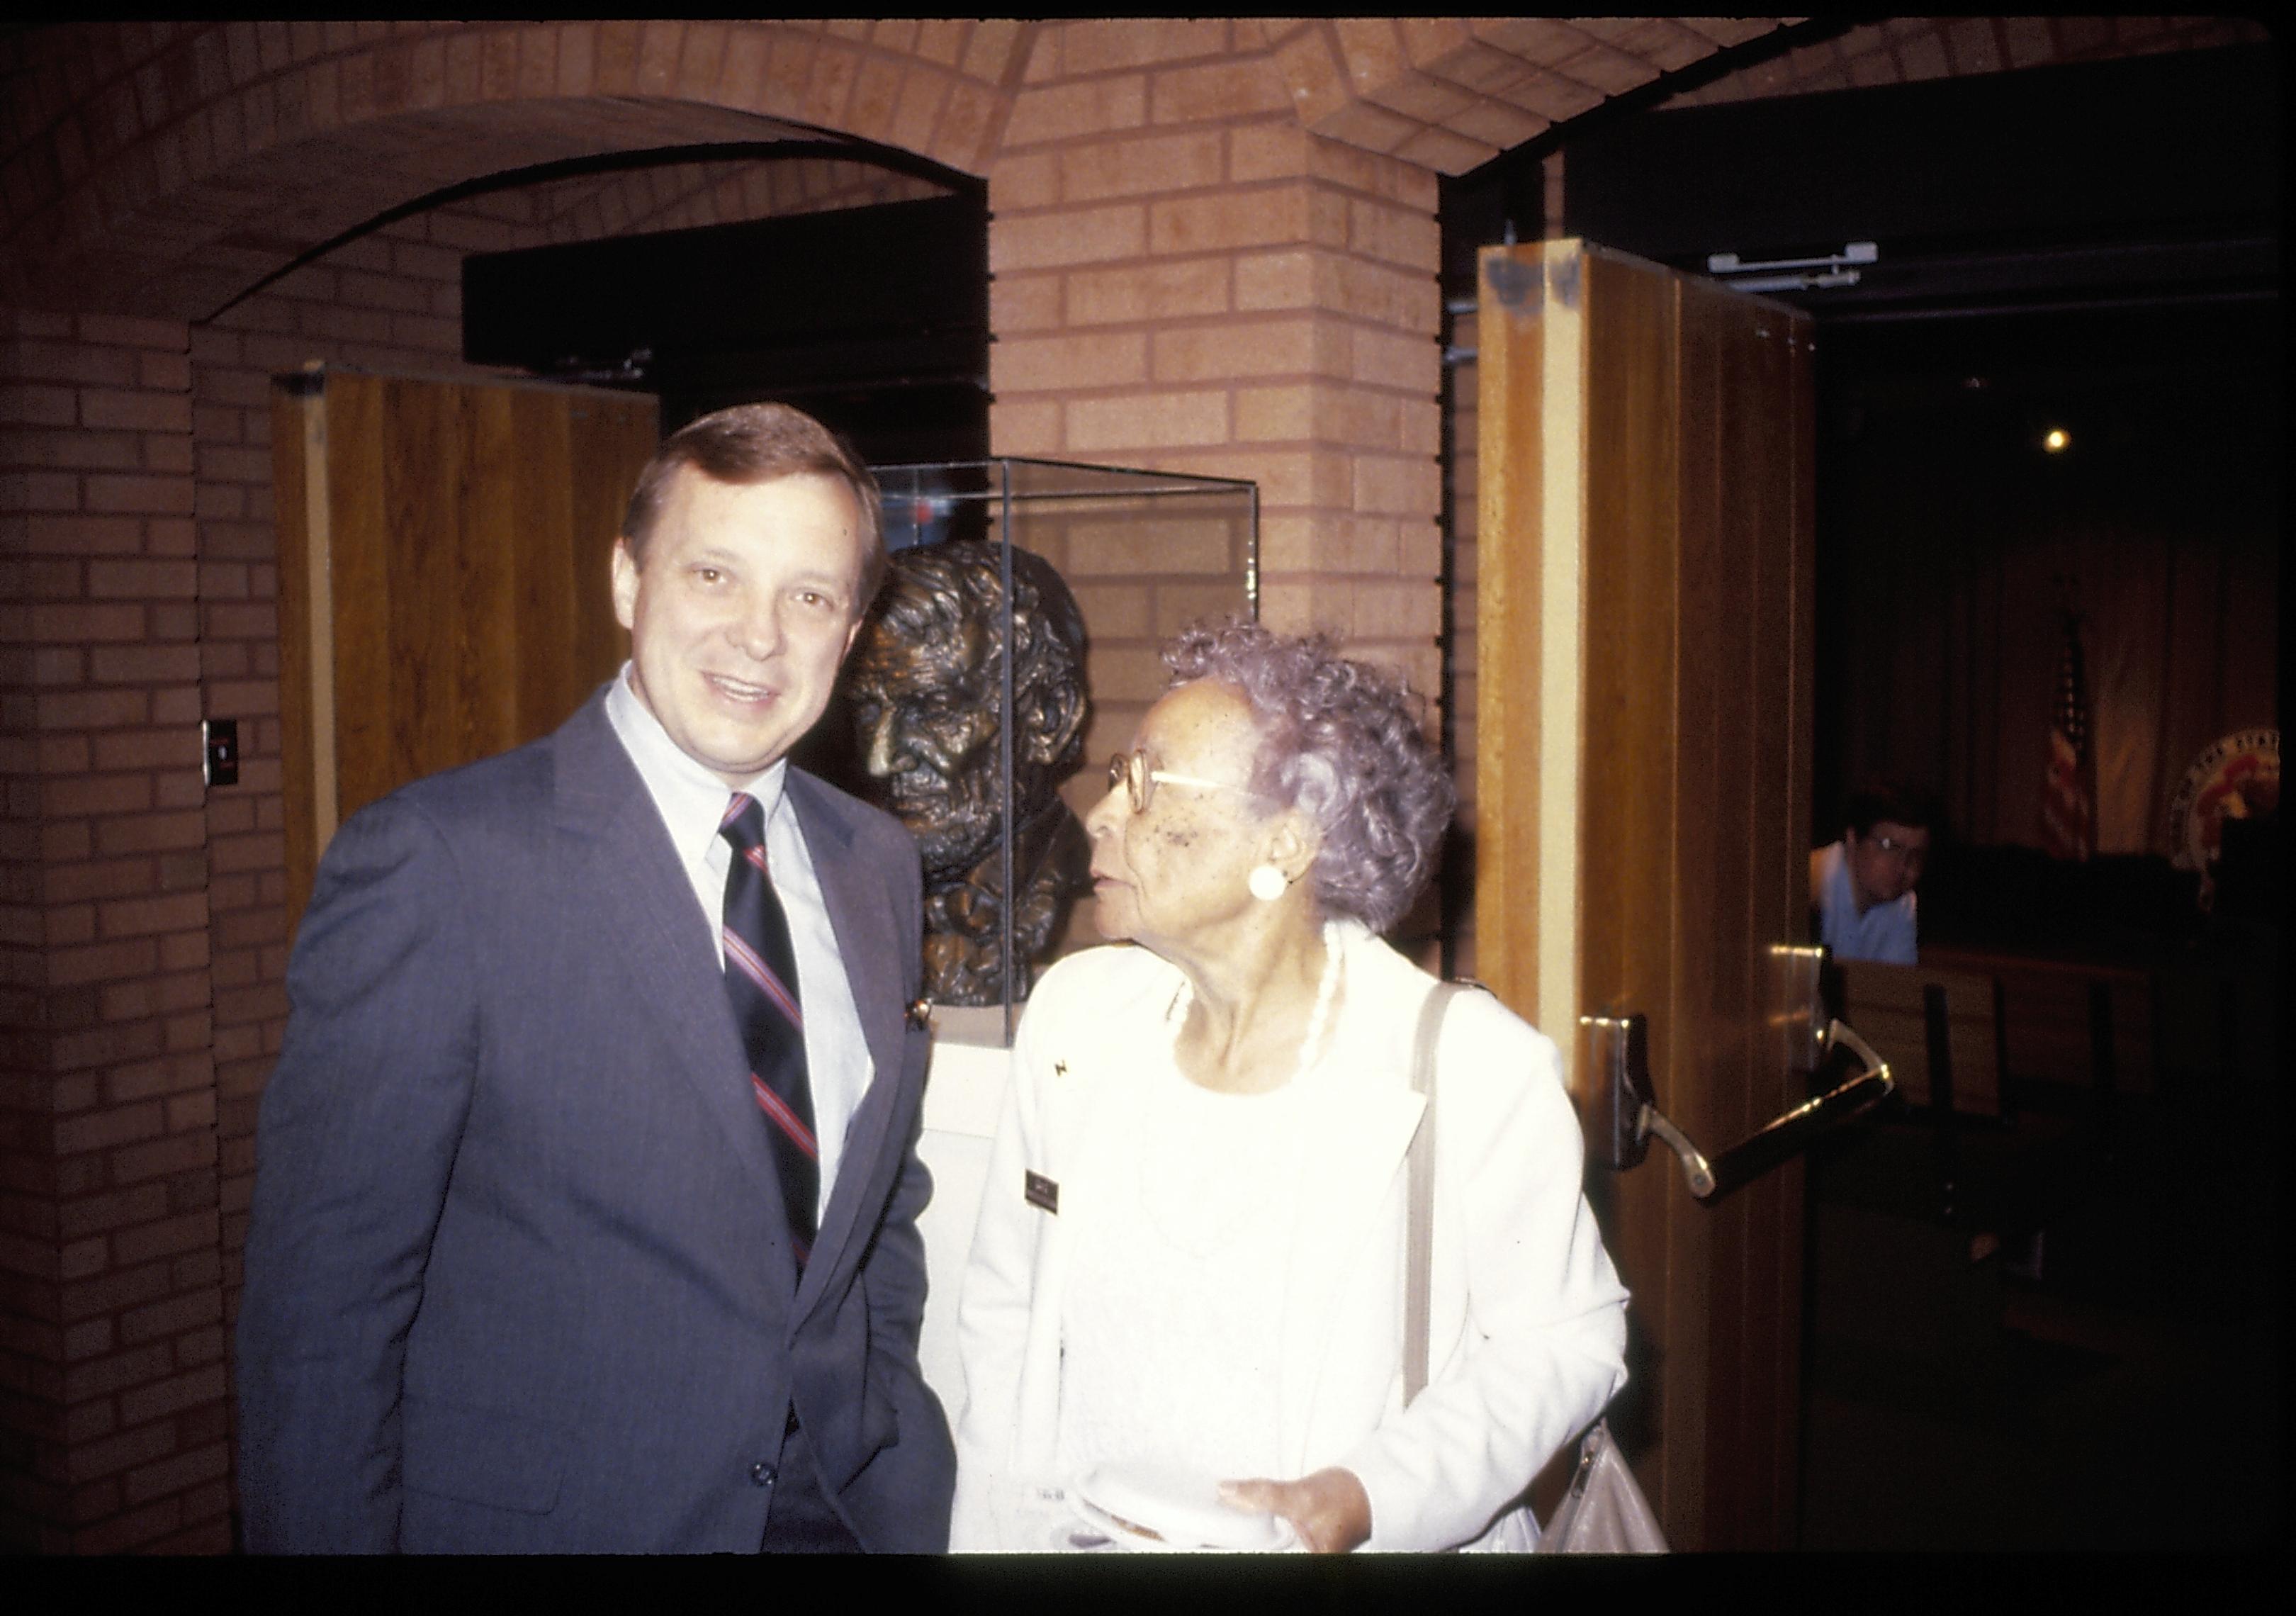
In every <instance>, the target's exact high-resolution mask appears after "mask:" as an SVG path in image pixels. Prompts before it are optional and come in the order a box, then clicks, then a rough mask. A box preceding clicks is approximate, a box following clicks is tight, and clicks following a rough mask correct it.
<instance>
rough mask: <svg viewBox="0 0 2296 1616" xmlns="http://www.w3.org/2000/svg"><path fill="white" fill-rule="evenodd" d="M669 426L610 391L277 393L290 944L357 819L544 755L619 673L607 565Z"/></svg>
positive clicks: (344, 380)
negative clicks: (401, 799)
mask: <svg viewBox="0 0 2296 1616" xmlns="http://www.w3.org/2000/svg"><path fill="white" fill-rule="evenodd" d="M658 422H659V414H658V407H657V406H656V403H655V401H654V400H653V399H652V398H648V397H645V396H644V395H640V394H630V393H614V392H605V391H601V390H594V389H586V388H562V387H545V386H542V385H539V384H529V383H519V382H453V381H438V380H433V379H429V378H418V377H408V376H383V375H374V374H369V373H360V372H355V371H341V370H326V371H319V372H306V373H298V374H296V375H292V376H287V377H283V378H281V379H280V386H279V389H278V390H277V392H276V393H275V406H274V434H273V437H274V459H275V477H276V487H277V489H278V491H279V532H280V559H281V576H280V595H281V600H280V624H281V653H280V666H281V677H282V681H283V685H284V686H286V688H285V689H284V690H283V694H282V701H281V710H282V714H283V724H284V732H285V733H284V736H283V745H284V750H285V753H286V756H285V759H284V766H285V767H284V776H285V789H284V795H285V797H286V808H287V839H286V840H287V863H288V870H287V882H288V907H289V920H290V923H293V921H294V920H295V919H297V918H299V915H300V914H301V911H302V906H303V903H304V901H305V899H306V898H307V896H308V893H309V890H310V881H311V876H312V873H313V872H314V870H316V866H317V862H318V857H319V855H320V853H321V852H322V851H324V849H325V846H326V843H327V841H328V839H329V838H330V837H332V835H333V833H334V829H335V826H336V825H337V824H339V823H340V821H341V819H342V818H343V817H344V816H348V815H349V814H351V813H353V812H355V811H357V809H358V808H361V807H363V806H364V805H365V804H366V803H368V802H372V801H373V800H375V799H376V798H378V797H381V796H382V795H384V794H386V793H387V792H390V791H392V790H395V789H396V788H397V787H398V786H399V785H402V784H404V783H406V782H407V781H409V780H413V779H416V778H419V777H420V776H422V775H428V774H433V773H436V772H437V771H438V770H439V769H442V768H449V767H454V766H455V765H457V764H461V763H467V762H471V761H473V760H475V759H480V758H483V757H488V756H490V755H492V754H493V753H496V752H499V751H505V750H507V749H509V748H511V747H513V746H517V745H519V744H521V743H522V742H526V741H529V740H532V739H533V738H535V737H536V736H537V735H541V734H546V733H547V732H548V731H550V730H551V729H553V728H554V727H555V726H557V725H558V724H559V723H561V722H562V720H563V719H564V718H566V716H567V715H568V714H569V713H570V712H571V711H573V710H574V709H575V707H576V706H578V704H579V703H580V702H581V701H582V700H583V698H584V697H586V695H587V694H588V693H590V691H591V690H592V689H593V688H594V687H595V686H596V685H597V684H598V683H599V681H601V680H602V679H603V678H605V677H607V676H608V675H609V674H611V672H612V671H613V669H614V668H615V667H616V666H617V665H618V664H619V662H620V660H621V658H622V656H623V655H624V645H625V639H624V636H623V635H622V633H621V630H620V627H619V624H617V623H616V622H615V620H614V618H613V610H612V604H611V598H610V595H609V587H608V578H609V574H608V558H609V557H610V555H611V551H612V547H613V542H614V538H615V537H616V535H617V533H618V532H619V529H620V526H621V516H622V511H623V508H624V506H625V504H627V501H628V497H629V490H630V487H631V485H632V483H633V482H634V481H635V478H636V474H637V472H638V470H639V468H640V467H641V466H643V465H644V463H645V460H646V459H647V457H648V456H649V455H652V452H653V448H654V445H655V443H656V441H657V439H658V435H659V425H658Z"/></svg>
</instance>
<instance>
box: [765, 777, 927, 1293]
mask: <svg viewBox="0 0 2296 1616" xmlns="http://www.w3.org/2000/svg"><path fill="white" fill-rule="evenodd" d="M785 778H786V780H787V783H786V785H784V787H783V790H784V791H785V792H787V793H788V795H789V800H790V806H791V808H793V809H794V810H795V811H796V813H797V822H798V829H799V832H800V833H802V834H803V835H804V837H805V845H806V851H807V853H808V855H810V857H812V860H813V874H814V879H815V880H816V882H819V883H820V887H821V898H822V902H823V904H824V906H826V907H827V909H828V910H829V926H830V931H832V933H833V934H834V935H835V937H836V939H837V957H838V959H839V961H840V963H841V964H843V965H844V967H845V979H846V981H847V983H848V984H849V987H850V988H851V989H852V993H853V1006H854V1009H855V1010H856V1011H857V1012H858V1013H859V1014H860V1017H861V1032H862V1036H863V1038H865V1040H866V1042H867V1044H868V1046H869V1062H870V1077H869V1087H868V1088H867V1090H866V1091H865V1092H864V1093H863V1095H862V1096H861V1103H860V1104H859V1105H858V1106H857V1107H856V1108H855V1110H854V1112H853V1120H852V1121H851V1122H850V1124H849V1125H848V1127H847V1128H846V1130H845V1146H844V1153H843V1155H842V1156H841V1158H840V1161H839V1166H838V1169H837V1181H836V1182H835V1183H834V1184H832V1185H830V1186H829V1202H828V1204H827V1206H826V1208H825V1209H824V1215H823V1218H822V1220H821V1231H820V1234H819V1236H818V1237H817V1238H816V1241H815V1243H814V1251H813V1257H812V1259H810V1260H808V1262H807V1264H806V1270H805V1276H804V1278H803V1279H801V1280H800V1281H799V1285H798V1308H797V1310H798V1316H799V1317H800V1318H801V1317H803V1316H804V1314H805V1311H806V1309H807V1308H809V1307H810V1306H811V1305H812V1303H813V1301H814V1300H815V1299H816V1296H817V1295H818V1294H819V1293H820V1292H821V1290H822V1288H823V1287H824V1285H826V1284H827V1283H828V1280H827V1276H828V1275H829V1274H830V1273H831V1272H832V1270H833V1269H834V1268H835V1267H837V1259H838V1258H839V1256H840V1254H841V1253H842V1252H843V1251H844V1250H845V1247H846V1245H847V1244H848V1243H849V1242H850V1241H851V1239H852V1237H853V1232H854V1227H855V1226H856V1224H857V1222H858V1220H859V1216H860V1205H861V1199H862V1194H863V1191H864V1189H865V1186H866V1184H867V1180H868V1178H869V1177H870V1170H871V1169H872V1168H873V1167H874V1166H875V1165H876V1162H877V1161H878V1158H879V1156H880V1154H881V1153H882V1151H883V1150H884V1148H885V1136H886V1132H887V1130H888V1129H889V1128H890V1127H891V1126H892V1119H893V1110H894V1102H895V1101H896V1100H897V1099H898V1093H897V1091H898V1089H899V1087H900V1077H901V1056H902V1047H901V1046H902V1039H903V1037H904V1033H903V1030H902V1029H903V1027H904V1025H905V1022H904V1021H903V1015H904V1006H903V1005H902V1004H901V984H902V982H903V980H904V979H905V978H906V975H907V972H906V971H905V970H904V969H903V964H904V962H903V961H902V960H901V959H900V957H899V954H900V949H901V946H902V944H901V939H900V925H899V922H898V919H897V918H896V916H895V915H894V914H893V911H892V908H891V906H890V903H889V902H888V901H887V898H886V892H885V883H884V882H883V880H882V878H881V874H880V873H879V872H877V871H874V870H868V869H864V868H863V867H861V866H862V861H861V860H859V859H857V858H855V857H853V856H852V850H853V833H852V830H851V827H850V826H849V825H848V824H846V822H845V821H844V819H843V818H842V817H841V816H839V815H837V814H836V813H834V812H832V810H831V808H830V807H829V804H828V802H827V801H826V800H825V799H824V796H823V794H822V793H823V792H824V787H822V786H820V785H819V784H818V783H816V782H815V781H814V780H813V779H812V778H810V777H809V776H808V775H801V774H799V772H798V771H797V770H795V769H791V770H790V771H789V774H788V775H786V776H785Z"/></svg>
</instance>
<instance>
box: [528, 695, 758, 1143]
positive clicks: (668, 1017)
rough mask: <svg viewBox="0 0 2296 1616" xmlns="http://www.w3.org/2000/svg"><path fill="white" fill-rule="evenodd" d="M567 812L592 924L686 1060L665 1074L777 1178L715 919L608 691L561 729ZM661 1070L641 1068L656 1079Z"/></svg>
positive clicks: (561, 833) (567, 836)
mask: <svg viewBox="0 0 2296 1616" xmlns="http://www.w3.org/2000/svg"><path fill="white" fill-rule="evenodd" d="M555 740H556V746H557V765H558V778H557V817H556V824H555V826H554V829H555V832H556V833H557V836H558V838H559V843H560V847H561V849H562V851H563V853H564V856H565V858H566V861H567V866H568V881H569V883H570V884H569V890H572V891H579V892H584V893H586V894H594V902H592V903H591V904H590V905H589V906H588V909H587V912H586V914H585V915H584V916H583V917H582V918H583V923H584V924H586V925H587V926H589V927H591V928H592V929H593V930H594V935H595V936H596V937H598V938H599V939H603V946H605V947H612V948H614V949H616V950H617V951H618V952H619V956H620V957H621V960H622V963H623V964H624V965H625V966H626V967H627V969H628V971H629V973H630V977H631V980H632V984H633V991H632V994H631V1002H630V1005H629V1012H630V1013H631V1014H633V1015H642V1016H645V1017H648V1018H651V1019H652V1021H653V1023H654V1026H655V1029H656V1030H657V1031H658V1032H659V1033H660V1034H661V1036H662V1038H664V1040H665V1041H666V1042H667V1043H668V1045H669V1046H670V1047H671V1048H674V1049H676V1050H677V1051H679V1052H680V1054H681V1055H682V1057H683V1058H681V1059H679V1060H676V1061H673V1062H670V1064H671V1066H672V1067H673V1068H674V1069H675V1070H674V1076H672V1077H670V1078H667V1079H663V1080H665V1081H676V1082H682V1083H685V1084H687V1085H688V1086H690V1087H692V1089H693V1093H694V1095H695V1096H696V1098H698V1099H699V1100H700V1101H701V1105H702V1108H703V1109H704V1110H705V1111H706V1112H709V1115H710V1117H711V1118H712V1119H714V1120H715V1121H716V1123H717V1127H718V1128H719V1129H720V1130H721V1131H722V1132H723V1133H724V1134H725V1136H726V1143H727V1144H729V1145H731V1146H732V1147H733V1149H734V1151H735V1152H736V1153H738V1154H739V1155H740V1156H741V1158H742V1161H743V1162H744V1163H745V1164H746V1165H748V1166H750V1168H752V1169H754V1170H756V1171H757V1172H758V1173H761V1174H764V1175H767V1176H768V1177H770V1176H771V1174H772V1172H773V1161H772V1152H771V1150H770V1148H769V1147H768V1145H767V1139H766V1135H765V1130H764V1129H763V1128H759V1127H758V1108H757V1103H756V1102H755V1101H754V1100H753V1099H751V1098H750V1090H749V1086H748V1085H747V1084H746V1083H744V1082H742V1072H743V1069H744V1067H745V1064H746V1061H745V1057H744V1056H743V1054H742V1045H741V1040H740V1038H739V1037H738V1036H737V1035H736V1034H735V1032H734V1018H733V1017H732V1015H731V1014H730V1013H728V1012H727V1010H726V988H725V979H724V977H723V975H722V974H721V972H720V971H719V968H718V965H717V954H716V950H715V949H713V948H712V947H711V946H710V939H709V923H708V922H707V921H706V920H705V919H704V918H703V917H702V915H701V911H700V910H699V908H697V907H696V906H695V904H694V902H693V883H692V882H690V881H689V880H688V879H687V878H686V874H685V865H683V864H681V863H680V862H679V860H678V857H677V851H676V849H675V848H674V847H673V846H672V845H671V843H670V840H669V832H668V829H667V828H665V827H664V825H663V824H662V823H661V815H660V813H659V812H658V811H657V810H656V809H655V808H654V805H653V799H652V797H651V796H649V795H648V794H647V792H646V789H645V783H644V781H643V780H641V779H640V778H639V776H638V772H637V766H636V765H635V764H634V763H632V762H631V761H630V759H629V754H628V753H627V752H626V751H623V749H622V743H621V741H620V738H619V737H618V736H617V735H616V734H614V731H613V726H612V725H611V723H610V722H609V721H608V719H607V718H606V710H605V702H604V700H603V697H594V698H593V699H592V700H591V701H590V702H589V703H588V704H587V705H586V706H585V707H583V708H582V710H580V711H579V712H578V713H576V714H575V715H574V717H573V718H570V719H569V720H567V722H566V724H565V726H563V727H562V728H561V729H560V730H559V731H558V734H557V735H556V737H555ZM653 1075H654V1074H652V1073H639V1074H634V1076H635V1077H636V1078H638V1079H652V1077H653Z"/></svg>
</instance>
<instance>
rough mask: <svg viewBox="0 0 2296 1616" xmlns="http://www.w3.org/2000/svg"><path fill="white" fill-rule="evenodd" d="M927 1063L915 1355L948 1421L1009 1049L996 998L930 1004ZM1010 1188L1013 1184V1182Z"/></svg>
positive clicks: (957, 1403)
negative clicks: (968, 1266)
mask: <svg viewBox="0 0 2296 1616" xmlns="http://www.w3.org/2000/svg"><path fill="white" fill-rule="evenodd" d="M932 1019H933V1053H932V1065H931V1068H930V1070H929V1071H928V1073H927V1076H926V1078H925V1100H924V1135H923V1137H922V1139H921V1140H920V1141H919V1142H918V1144H917V1153H918V1154H919V1155H920V1156H922V1158H923V1159H924V1164H925V1167H926V1169H927V1170H928V1171H930V1172H931V1174H932V1181H933V1192H932V1202H931V1204H930V1205H929V1206H927V1207H926V1208H925V1210H924V1214H923V1216H922V1217H920V1218H918V1219H917V1229H918V1232H919V1233H921V1234H922V1235H923V1236H924V1243H925V1283H926V1286H927V1289H926V1292H925V1317H924V1329H923V1332H922V1336H921V1338H920V1340H919V1341H918V1343H917V1356H918V1358H920V1359H921V1360H922V1366H923V1369H924V1375H925V1383H926V1384H927V1385H929V1386H931V1388H932V1389H933V1391H934V1392H935V1394H936V1395H938V1396H939V1399H940V1400H941V1407H944V1408H945V1409H947V1411H948V1417H949V1421H950V1423H952V1424H954V1423H955V1420H956V1416H957V1414H958V1412H959V1410H961V1409H962V1408H963V1407H964V1369H963V1367H962V1366H960V1365H959V1363H958V1362H957V1356H956V1307H957V1299H958V1297H959V1296H960V1295H961V1294H962V1292H963V1290H964V1265H965V1259H966V1257H967V1256H968V1255H969V1254H970V1253H971V1251H972V1226H973V1222H974V1220H975V1218H977V1217H978V1216H979V1214H980V1196H981V1193H982V1191H983V1190H984V1189H986V1188H987V1186H988V1152H989V1147H990V1145H991V1144H993V1143H994V1142H995V1140H996V1122H997V1119H998V1118H1000V1117H1001V1116H1003V1115H1004V1112H1005V1085H1006V1083H1007V1082H1008V1081H1009V1080H1010V1078H1011V1074H1012V1065H1013V1052H1012V1051H1011V1050H1009V1049H1007V1048H1005V1044H1004V1038H1005V1012H1004V1009H1003V1007H1002V1006H996V1007H993V1008H987V1009H977V1010H976V1009H965V1008H958V1007H955V1006H948V1005H935V1006H934V1007H933V1015H932ZM1019 1193H1020V1186H1019V1185H1013V1194H1019Z"/></svg>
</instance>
